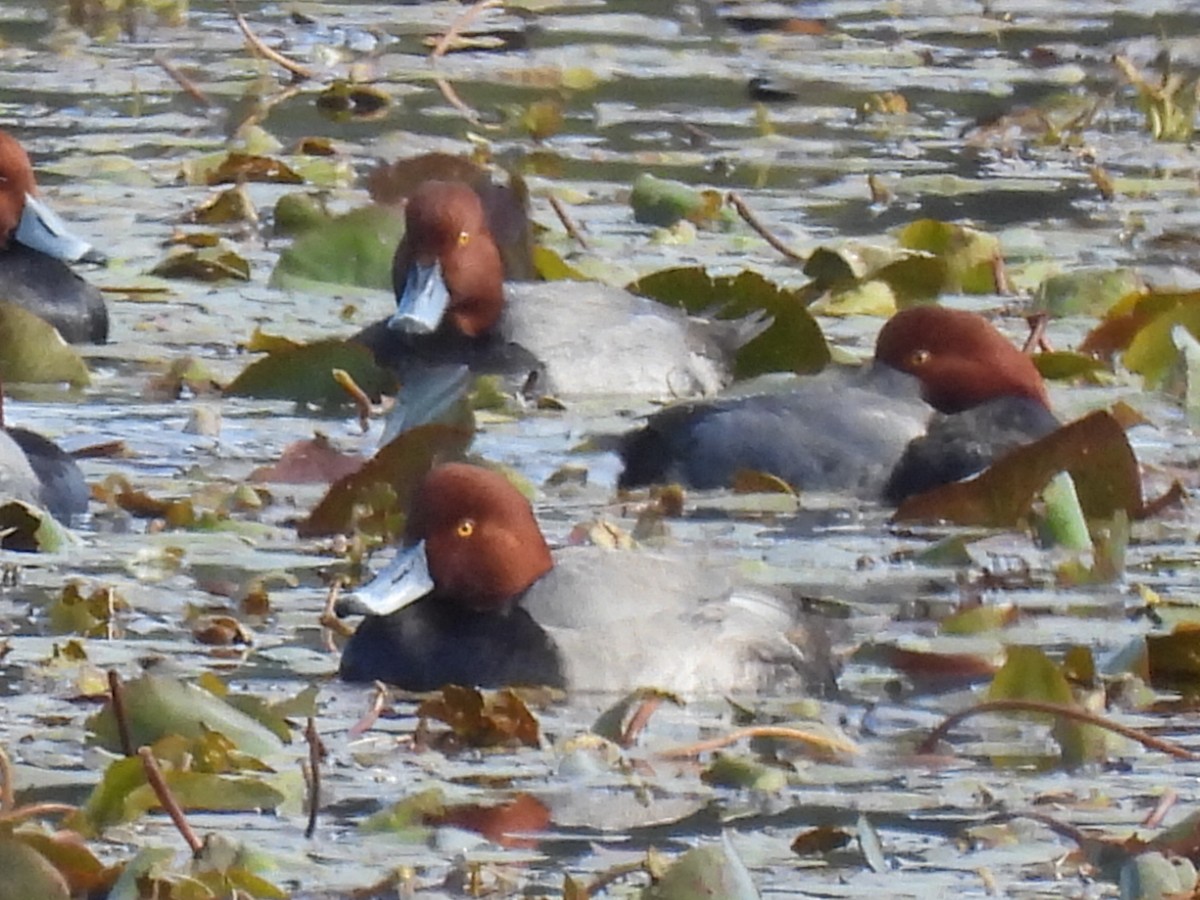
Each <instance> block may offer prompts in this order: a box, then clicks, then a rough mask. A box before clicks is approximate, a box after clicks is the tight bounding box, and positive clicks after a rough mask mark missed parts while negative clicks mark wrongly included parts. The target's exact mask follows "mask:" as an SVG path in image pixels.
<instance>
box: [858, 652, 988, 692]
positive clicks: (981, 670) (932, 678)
mask: <svg viewBox="0 0 1200 900" xmlns="http://www.w3.org/2000/svg"><path fill="white" fill-rule="evenodd" d="M855 659H856V660H859V661H862V662H877V663H879V664H881V665H886V666H891V667H892V668H893V669H896V670H897V671H899V672H903V673H904V674H905V675H906V676H908V678H909V680H910V681H912V682H913V683H914V684H915V685H917V686H918V688H921V689H927V690H934V691H944V690H948V689H950V688H953V687H957V686H960V685H968V684H973V683H975V682H978V681H983V680H985V679H987V678H990V677H992V675H993V674H994V673H995V671H996V660H995V659H993V658H992V657H991V656H985V655H982V654H976V653H945V652H939V651H935V650H924V649H914V648H909V647H897V646H894V645H891V644H885V645H864V646H863V647H862V648H860V649H859V651H858V652H857V653H856V654H855Z"/></svg>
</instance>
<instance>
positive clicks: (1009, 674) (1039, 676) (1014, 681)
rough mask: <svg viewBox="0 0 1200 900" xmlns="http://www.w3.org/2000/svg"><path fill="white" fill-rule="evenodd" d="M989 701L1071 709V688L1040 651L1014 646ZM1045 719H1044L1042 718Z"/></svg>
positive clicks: (1033, 648)
mask: <svg viewBox="0 0 1200 900" xmlns="http://www.w3.org/2000/svg"><path fill="white" fill-rule="evenodd" d="M987 699H988V700H1038V701H1041V702H1044V703H1058V704H1062V705H1064V706H1070V705H1073V704H1074V703H1075V697H1074V696H1073V695H1072V694H1071V686H1070V685H1069V684H1067V679H1066V678H1065V677H1064V676H1063V674H1062V670H1061V669H1059V667H1058V665H1057V664H1056V663H1055V662H1054V661H1053V660H1052V659H1050V657H1048V656H1046V654H1045V652H1044V651H1042V650H1041V649H1040V648H1038V647H1020V646H1014V647H1009V648H1008V656H1007V658H1006V659H1005V661H1004V665H1003V666H1001V667H1000V671H998V672H997V673H996V677H995V678H993V679H992V683H991V685H989V686H988V691H987ZM1043 718H1044V717H1043Z"/></svg>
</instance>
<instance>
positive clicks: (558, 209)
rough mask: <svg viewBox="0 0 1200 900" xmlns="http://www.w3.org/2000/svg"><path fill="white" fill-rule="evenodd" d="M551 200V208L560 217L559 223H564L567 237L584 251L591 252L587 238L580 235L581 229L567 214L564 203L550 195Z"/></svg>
mask: <svg viewBox="0 0 1200 900" xmlns="http://www.w3.org/2000/svg"><path fill="white" fill-rule="evenodd" d="M549 200H550V208H551V209H552V210H554V214H555V215H556V216H558V221H560V222H562V226H563V229H564V230H565V231H566V232H567V237H569V238H571V240H573V241H575V243H577V244H578V245H579V246H580V247H582V248H583V249H584V250H590V249H591V247H589V246H588V242H587V238H585V237H584V236H583V235H582V234H580V233H579V229H578V228H577V227H576V225H575V220H574V219H572V218H571V215H570V213H568V212H567V209H566V207H565V206H563V205H562V201H561V200H559V199H558V198H557V197H555V196H554V195H553V194H551V195H550V197H549Z"/></svg>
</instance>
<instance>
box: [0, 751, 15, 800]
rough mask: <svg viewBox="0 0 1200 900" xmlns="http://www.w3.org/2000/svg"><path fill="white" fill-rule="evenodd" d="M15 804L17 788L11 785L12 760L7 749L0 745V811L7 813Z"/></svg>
mask: <svg viewBox="0 0 1200 900" xmlns="http://www.w3.org/2000/svg"><path fill="white" fill-rule="evenodd" d="M16 805H17V790H16V788H15V787H14V786H13V771H12V760H11V759H9V758H8V751H7V750H5V749H4V748H3V747H0V813H7V812H9V811H10V810H12V809H13V808H14V807H16Z"/></svg>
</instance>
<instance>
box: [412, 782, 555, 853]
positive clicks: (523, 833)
mask: <svg viewBox="0 0 1200 900" xmlns="http://www.w3.org/2000/svg"><path fill="white" fill-rule="evenodd" d="M428 824H431V825H453V826H455V827H457V828H465V829H467V830H468V831H474V832H477V833H479V834H482V835H483V836H484V837H485V838H487V839H488V840H489V841H491V842H492V843H494V844H499V845H500V846H501V847H535V846H537V838H535V837H532V836H531V835H533V834H535V833H537V832H539V831H545V830H546V826H547V825H549V824H550V810H549V809H547V808H546V806H545V804H543V803H542V802H541V801H540V800H538V799H537V798H536V797H534V796H532V795H531V794H517V796H515V797H514V798H513V799H512V800H510V801H509V802H508V803H502V804H501V805H499V806H479V805H475V804H463V805H461V806H448V807H446V809H445V810H444V811H443V813H442V814H441V815H440V816H436V817H434V818H433V821H429V822H428Z"/></svg>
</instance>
